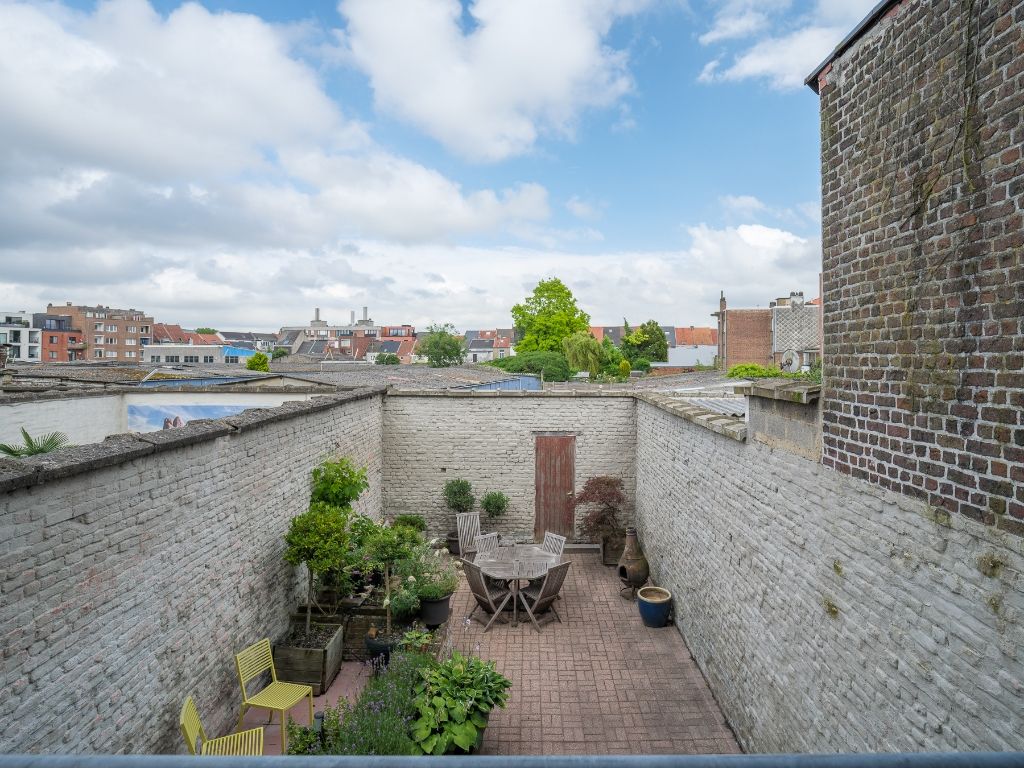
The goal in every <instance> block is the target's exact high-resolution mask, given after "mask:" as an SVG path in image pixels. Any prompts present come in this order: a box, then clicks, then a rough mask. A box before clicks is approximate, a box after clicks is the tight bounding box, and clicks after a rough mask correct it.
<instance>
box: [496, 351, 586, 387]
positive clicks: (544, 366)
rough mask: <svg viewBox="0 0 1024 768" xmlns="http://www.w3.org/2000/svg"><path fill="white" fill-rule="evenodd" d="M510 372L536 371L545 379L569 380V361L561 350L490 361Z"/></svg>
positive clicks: (529, 353) (526, 353) (525, 353)
mask: <svg viewBox="0 0 1024 768" xmlns="http://www.w3.org/2000/svg"><path fill="white" fill-rule="evenodd" d="M488 365H491V366H493V367H495V368H500V369H501V370H503V371H507V372H508V373H535V374H540V375H541V376H543V377H544V381H568V380H569V376H570V373H571V372H570V370H569V361H568V360H566V359H565V355H563V354H561V353H559V352H524V353H522V354H521V355H513V356H512V357H506V358H503V359H501V360H492V361H490V362H489V363H488Z"/></svg>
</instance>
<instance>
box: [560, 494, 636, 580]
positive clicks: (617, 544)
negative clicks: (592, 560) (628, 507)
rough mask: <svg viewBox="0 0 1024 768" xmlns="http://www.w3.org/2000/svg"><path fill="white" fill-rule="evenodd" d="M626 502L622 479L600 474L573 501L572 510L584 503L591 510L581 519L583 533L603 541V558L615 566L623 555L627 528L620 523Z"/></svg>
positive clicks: (606, 562) (602, 559)
mask: <svg viewBox="0 0 1024 768" xmlns="http://www.w3.org/2000/svg"><path fill="white" fill-rule="evenodd" d="M625 503H626V496H625V494H624V493H623V492H622V480H620V479H619V478H617V477H608V476H607V475H599V476H598V477H592V478H590V479H589V480H587V482H586V483H585V484H584V485H583V489H582V490H581V491H580V492H579V493H578V494H576V496H575V497H574V498H573V500H572V506H573V509H576V507H578V506H580V505H581V504H586V505H589V507H590V509H589V510H588V511H587V513H586V514H584V516H583V518H582V519H581V520H580V526H579V527H580V533H581V534H582V535H583V536H585V537H586V538H588V539H590V540H591V541H597V542H600V543H601V561H602V562H603V563H604V564H605V565H615V564H616V563H618V562H619V558H620V557H621V556H622V550H623V547H624V546H625V542H626V531H625V528H623V526H622V523H620V522H619V513H620V512H621V511H622V505H623V504H625Z"/></svg>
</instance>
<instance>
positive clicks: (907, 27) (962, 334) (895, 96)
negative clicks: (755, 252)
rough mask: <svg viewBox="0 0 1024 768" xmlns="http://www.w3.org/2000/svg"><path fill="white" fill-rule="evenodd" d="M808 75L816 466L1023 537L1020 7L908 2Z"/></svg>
mask: <svg viewBox="0 0 1024 768" xmlns="http://www.w3.org/2000/svg"><path fill="white" fill-rule="evenodd" d="M894 10H895V13H893V14H890V15H888V16H887V17H886V18H884V19H882V20H880V21H878V22H877V23H876V24H875V28H874V29H873V30H872V31H871V33H870V34H868V35H865V37H863V38H862V39H861V40H860V41H859V42H858V43H856V44H855V45H854V46H853V47H852V48H851V49H850V50H849V51H847V52H846V53H844V54H843V55H842V56H840V57H839V59H838V60H837V61H836V62H835V63H834V64H833V67H832V69H831V71H830V72H828V74H827V75H825V76H824V78H823V79H822V80H821V83H822V88H821V137H822V157H821V166H822V209H823V210H822V229H823V268H824V272H823V276H822V282H823V291H824V307H825V317H824V335H825V345H824V392H823V421H824V425H823V429H824V435H823V440H824V450H823V457H822V461H823V463H824V464H825V465H827V466H829V467H834V468H835V469H837V470H839V471H841V472H844V473H847V474H850V475H853V476H855V477H859V478H863V479H866V480H869V481H871V482H874V483H877V484H879V485H882V486H884V487H886V488H890V489H893V490H896V491H899V492H901V493H904V494H908V495H911V496H914V497H917V498H920V499H922V500H924V501H926V502H927V503H928V504H929V505H931V506H932V507H935V508H940V509H943V510H948V511H949V512H959V513H961V514H964V515H967V516H969V517H971V518H973V519H975V520H979V521H983V522H985V523H988V524H992V525H996V526H998V527H999V528H1002V529H1005V530H1009V531H1013V532H1015V533H1018V534H1024V416H1022V414H1024V371H1022V368H1024V326H1022V319H1021V318H1022V315H1024V162H1022V159H1021V158H1022V150H1024V119H1022V115H1024V2H1021V0H1004V1H1002V2H997V1H996V0H977V1H976V2H970V3H961V2H953V1H952V0H927V1H926V0H919V1H917V2H906V3H904V4H902V5H901V6H899V7H897V8H896V9H894Z"/></svg>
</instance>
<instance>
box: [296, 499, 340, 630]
mask: <svg viewBox="0 0 1024 768" xmlns="http://www.w3.org/2000/svg"><path fill="white" fill-rule="evenodd" d="M347 523H348V520H347V518H346V516H345V515H344V514H343V513H342V512H341V511H339V510H338V509H337V508H336V507H332V506H331V505H329V504H325V503H324V502H322V501H316V502H313V503H312V504H310V505H309V509H308V510H306V511H305V512H303V513H302V514H301V515H298V516H297V517H293V518H292V521H291V523H290V524H289V525H288V532H287V533H286V534H285V537H284V543H285V552H284V559H285V562H287V563H289V564H291V565H299V564H301V563H305V564H306V568H307V570H308V572H309V573H308V576H309V578H308V582H307V589H306V599H307V602H306V632H307V633H308V632H309V626H310V619H311V612H312V610H313V583H314V577H315V576H316V575H317V574H323V573H326V572H328V571H331V570H340V569H341V568H343V567H344V566H345V564H346V562H347V561H348V551H349V535H348V525H347Z"/></svg>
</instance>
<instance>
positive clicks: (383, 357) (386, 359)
mask: <svg viewBox="0 0 1024 768" xmlns="http://www.w3.org/2000/svg"><path fill="white" fill-rule="evenodd" d="M401 362H402V361H401V360H400V359H399V357H398V355H396V354H395V353H394V352H381V353H380V354H379V355H377V359H376V360H374V364H375V365H398V364H400V363H401ZM435 367H439V366H435Z"/></svg>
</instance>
